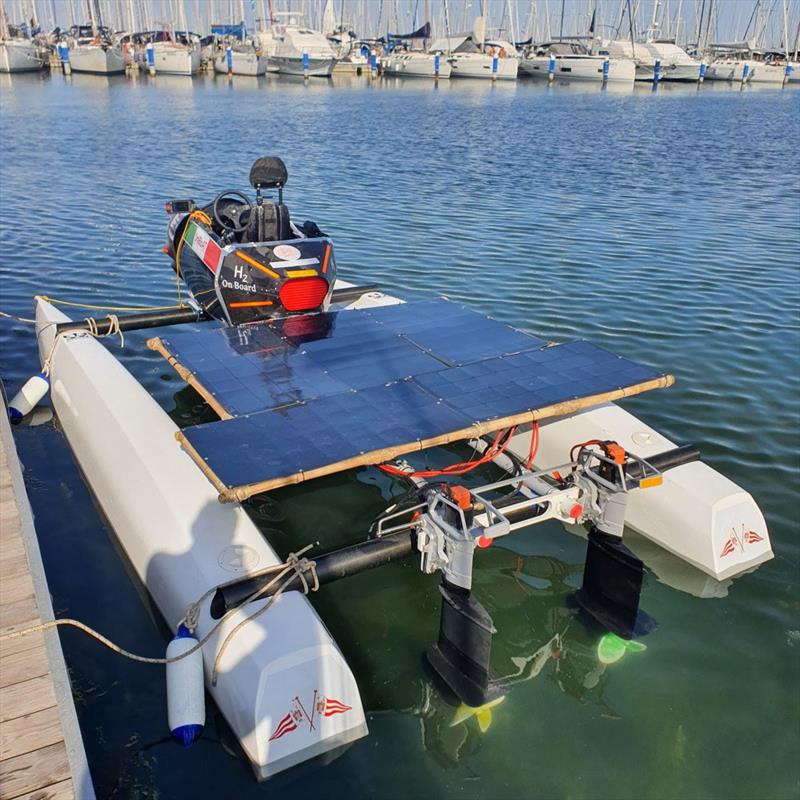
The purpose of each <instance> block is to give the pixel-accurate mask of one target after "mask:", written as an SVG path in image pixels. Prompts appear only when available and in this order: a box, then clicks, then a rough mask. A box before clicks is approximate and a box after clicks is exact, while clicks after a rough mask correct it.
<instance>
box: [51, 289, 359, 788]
mask: <svg viewBox="0 0 800 800" xmlns="http://www.w3.org/2000/svg"><path fill="white" fill-rule="evenodd" d="M36 319H37V333H38V335H39V347H40V355H41V358H42V359H44V358H45V357H46V356H47V354H48V353H49V352H50V349H51V344H52V340H53V336H54V332H53V331H54V325H53V323H57V322H65V321H67V317H65V316H64V315H63V314H62V313H61V312H59V311H58V310H56V309H55V308H54V307H53V306H51V305H50V304H48V303H46V302H45V301H42V300H38V301H37V309H36ZM50 378H51V391H52V402H53V406H54V408H55V411H56V413H57V415H58V418H59V422H60V424H61V426H62V429H63V431H64V434H65V435H66V437H67V440H68V442H69V444H70V447H71V448H72V451H73V453H74V454H75V457H76V459H77V461H78V463H79V464H80V467H81V469H82V471H83V474H84V475H85V477H86V480H87V482H88V484H89V486H90V487H91V489H92V492H93V493H94V495H95V497H96V498H97V502H98V503H99V505H100V507H101V509H102V511H103V513H104V514H105V516H106V518H107V519H108V520H109V522H110V524H111V526H112V528H113V530H114V533H115V535H116V537H117V539H118V541H119V543H120V545H121V547H122V549H123V550H124V551H125V553H126V554H127V556H128V558H129V559H130V561H131V563H132V565H133V567H134V569H135V570H136V572H137V574H138V576H139V578H140V580H141V581H142V582H143V584H144V585H145V586H146V587H147V589H148V591H149V592H150V594H151V595H152V597H153V599H154V600H155V602H156V604H157V605H158V607H159V609H160V611H161V613H162V614H163V616H164V618H165V620H166V621H167V624H168V625H169V626H170V628H172V629H173V630H174V629H175V628H176V626H177V623H178V621H179V620H180V619H181V618H182V617H183V615H184V613H185V611H186V607H187V605H188V604H189V603H192V602H194V601H196V600H198V599H199V598H200V596H201V595H202V594H203V593H204V592H206V591H207V590H208V589H209V588H211V587H213V586H217V585H218V584H220V583H222V582H225V581H229V580H232V579H234V578H236V577H237V575H241V574H242V573H243V572H245V571H249V570H253V569H259V568H263V567H267V566H270V565H274V564H276V563H278V561H279V559H278V558H277V556H276V554H275V552H274V551H273V550H272V548H271V547H270V546H269V544H268V543H267V542H266V540H265V539H264V537H263V536H262V535H261V533H260V532H259V531H258V529H257V528H256V526H255V525H254V524H253V522H252V521H251V520H250V518H249V517H248V516H247V514H246V513H245V511H244V509H243V508H242V507H241V506H239V505H235V506H225V505H222V504H220V503H219V502H218V501H217V492H216V491H215V490H214V489H213V487H212V486H211V484H210V483H209V482H208V481H207V480H206V479H205V477H204V476H203V475H202V473H201V472H200V471H199V470H198V469H197V467H196V466H195V464H194V463H193V462H192V461H191V459H190V458H189V457H188V456H187V455H186V454H185V453H184V452H183V450H182V449H181V447H180V445H179V444H178V442H177V441H176V440H175V433H176V432H177V428H176V426H175V425H174V423H173V422H172V421H171V419H170V418H169V416H168V415H167V414H166V413H165V412H164V411H163V410H162V409H161V407H160V406H159V405H158V403H157V402H156V401H155V400H154V399H153V398H152V397H151V396H150V395H149V394H148V393H147V392H146V391H145V389H144V388H143V387H142V386H141V385H140V384H139V383H138V381H136V380H135V379H134V377H133V376H132V375H131V374H130V373H129V372H128V371H127V370H126V369H125V368H124V367H123V366H122V364H120V362H119V361H118V360H117V359H116V358H115V357H114V356H113V355H112V354H111V353H110V352H109V351H108V350H107V349H106V348H105V347H104V346H103V345H102V344H100V343H99V342H98V341H96V340H94V339H92V338H91V337H89V336H86V335H84V334H78V335H75V336H71V337H68V338H62V339H61V340H60V341H59V343H58V345H57V347H56V349H55V353H54V356H53V359H52V369H51V374H50ZM261 606H262V603H261V602H260V601H259V602H256V603H253V604H250V605H249V606H247V607H245V608H244V609H241V610H240V611H238V612H236V613H235V614H234V615H232V617H231V618H230V619H229V620H227V621H226V623H225V624H224V625H223V627H222V629H221V630H220V631H219V632H218V633H217V634H215V635H214V637H213V638H212V639H211V641H210V642H209V643H208V644H207V645H206V646H205V648H204V649H203V661H204V665H205V677H206V685H207V688H208V691H209V693H210V694H211V696H212V697H213V699H214V701H215V702H216V704H217V706H218V707H219V709H220V710H221V712H222V713H223V715H224V716H225V718H226V719H227V720H228V722H229V724H230V725H231V727H232V728H233V730H234V731H235V733H236V735H237V736H238V738H239V740H240V742H241V744H242V747H243V749H244V751H245V753H246V754H247V756H248V758H249V759H250V761H251V762H252V765H253V768H254V770H255V772H256V775H257V776H258V777H259V778H266V777H269V776H271V775H274V774H275V773H277V772H280V771H281V770H284V769H287V768H288V767H291V766H293V765H295V764H298V763H300V762H301V761H305V760H307V759H309V758H312V757H314V756H317V755H320V754H322V753H326V752H329V751H331V750H334V749H339V748H341V747H342V746H344V745H346V744H348V743H350V742H352V741H354V740H356V739H358V738H360V737H362V736H365V735H366V733H367V725H366V720H365V717H364V712H363V709H362V705H361V699H360V697H359V693H358V687H357V686H356V682H355V679H354V677H353V674H352V672H351V671H350V668H349V667H348V665H347V663H346V661H345V659H344V657H343V656H342V654H341V652H340V651H339V649H338V647H337V646H336V643H335V642H334V641H333V639H332V638H331V636H330V634H329V633H328V631H327V630H326V628H325V626H324V625H323V623H322V621H321V620H320V618H319V617H318V616H317V614H316V612H315V611H314V609H313V608H312V606H311V604H310V603H309V602H308V601H307V599H306V598H305V597H304V596H303V595H301V594H298V593H296V592H290V593H288V594H286V595H284V596H282V597H280V598H279V599H278V601H277V602H276V603H275V604H274V606H273V607H272V608H270V610H269V611H268V612H266V613H265V614H263V615H262V616H260V617H259V618H258V619H256V620H253V621H252V622H250V623H249V624H248V625H246V626H245V627H244V628H243V629H242V630H241V631H240V632H239V633H237V635H236V636H235V637H234V638H233V639H232V640H231V642H230V643H229V645H228V647H227V650H226V651H225V653H224V655H223V657H222V659H221V661H220V671H219V679H218V682H217V685H216V686H212V685H211V670H212V667H213V663H214V659H215V657H216V655H217V653H218V651H219V648H220V645H221V643H222V641H223V640H224V638H225V636H226V635H227V634H228V633H230V631H231V630H232V629H233V628H234V627H235V626H236V625H237V624H238V623H239V622H240V621H242V620H243V619H245V618H246V617H248V616H249V615H250V614H252V613H253V612H255V611H257V610H258V609H259V608H260V607H261ZM212 624H213V621H212V620H211V618H210V615H209V613H208V607H207V605H206V606H205V607H204V608H203V611H202V613H201V616H200V620H199V623H198V628H197V634H198V637H200V636H203V635H204V634H205V633H206V632H208V630H209V629H210V628H211V626H212ZM159 677H160V676H159ZM159 677H156V678H155V679H159ZM327 701H333V705H334V707H335V708H336V709H337V713H335V714H332V715H330V716H325V715H324V714H321V713H319V711H318V708H319V704H320V703H322V707H323V708H324V706H325V703H326V702H327ZM301 707H302V709H305V710H304V711H302V710H301ZM342 709H343V710H342ZM312 723H313V724H312Z"/></svg>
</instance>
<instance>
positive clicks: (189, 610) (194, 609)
mask: <svg viewBox="0 0 800 800" xmlns="http://www.w3.org/2000/svg"><path fill="white" fill-rule="evenodd" d="M312 546H313V545H310V544H307V545H306V546H305V547H303V548H302V549H301V550H298V551H297V552H296V553H289V555H288V556H287V558H286V561H285V562H284V563H283V564H278V565H276V566H272V567H266V568H264V569H260V570H256V571H255V572H249V573H247V574H246V575H245V576H244V577H245V578H257V577H259V576H261V575H268V574H270V573H272V572H276V573H277V574H276V575H275V577H274V578H273V579H272V580H271V581H269V583H267V584H265V585H264V586H262V587H261V588H259V589H256V590H255V591H254V592H252V593H251V594H250V595H248V596H247V597H246V598H245V599H244V600H243V601H242V603H241V606H245V605H247V604H248V603H251V602H253V601H254V600H257V599H258V598H259V597H261V596H262V595H264V594H267V593H268V592H269V590H270V589H272V588H273V587H274V586H275V584H276V583H278V582H280V585H279V586H278V588H277V589H276V590H275V592H274V593H273V594H272V596H271V597H270V598H269V600H268V601H267V603H266V604H265V605H264V606H262V607H261V608H260V609H258V611H256V612H255V613H254V614H251V615H250V616H249V617H246V618H245V619H243V620H242V621H241V622H240V623H239V624H238V625H236V627H235V628H234V629H233V630H232V631H231V632H230V633H229V634H228V635H227V636H226V637H225V639H224V640H223V642H222V644H221V645H220V648H219V650H218V651H217V655H216V658H215V659H214V669H213V672H212V675H211V685H212V686H216V685H217V677H218V672H219V662H220V660H221V658H222V656H223V654H224V653H225V650H226V648H227V647H228V644H229V643H230V642H231V640H232V639H233V637H234V636H235V635H236V634H237V633H238V632H239V631H240V630H241V629H242V628H244V626H245V625H247V624H248V623H249V622H252V621H253V620H254V619H257V618H258V617H260V616H261V615H262V614H263V613H264V612H265V611H266V610H267V609H268V608H270V607H271V606H272V604H273V603H274V602H275V600H276V599H277V598H278V597H280V595H281V594H282V593H283V592H284V590H285V589H286V587H287V586H288V585H289V584H290V583H291V582H292V581H293V580H294V578H295V577H298V578H299V579H300V582H301V584H302V586H303V594H308V593H309V590H310V591H312V592H316V591H317V590H318V589H319V578H318V576H317V570H316V566H317V564H316V562H315V561H310V560H309V559H307V558H300V556H301V555H303V553H305V552H306V551H307V550H309V549H310V548H311V547H312ZM306 572H308V573H310V574H311V577H312V578H313V585H312V586H311V587H310V588H309V584H308V580H307V579H306V575H305V573H306ZM241 580H243V578H234V579H233V580H231V581H228V582H227V583H223V584H220V585H219V586H214V587H212V588H211V589H209V590H208V591H207V592H205V593H204V594H203V595H202V597H200V599H199V600H197V601H196V602H194V603H190V604H189V605H188V606H187V607H186V613H185V614H184V616H183V619H181V620H180V622H179V623H178V625H179V626H180V625H185V626H186V627H187V628H188V629H189V631H190V632H191V633H194V631H195V629H196V627H197V623H198V621H199V618H200V610H201V605H202V603H203V602H204V601H205V600H207V599H208V598H209V597H211V595H213V594H214V593H215V592H216V591H217V590H218V589H221V588H223V587H225V586H230V585H232V584H234V583H239V581H241ZM239 608H240V606H236V607H235V608H230V609H228V611H226V612H225V614H224V615H223V616H222V617H221V618H220V619H219V620H217V622H216V624H215V625H213V626H212V628H211V630H209V631H208V633H206V635H205V636H203V638H202V639H200V640H198V642H197V644H195V645H193V646H192V647H190V648H189V649H188V650H186V651H184V652H183V653H181V654H180V655H177V656H171V657H169V658H150V657H149V656H140V655H137V654H136V653H131V651H130V650H126V649H125V648H124V647H120V646H119V645H118V644H115V643H114V642H112V641H111V639H109V638H107V637H106V636H103V634H102V633H99V632H98V631H96V630H95V629H94V628H90V627H89V626H88V625H86V624H85V623H83V622H81V621H80V620H77V619H71V618H68V617H64V618H61V619H54V620H51V621H50V622H42V623H40V624H39V625H32V626H31V627H29V628H23V629H22V630H18V631H12V632H11V633H5V634H2V635H0V642H3V641H5V640H7V639H17V638H19V637H21V636H27V635H28V634H31V633H37V632H38V631H48V630H51V629H53V628H57V627H58V626H59V625H64V626H71V627H73V628H77V629H78V630H81V631H83V632H84V633H87V634H89V636H91V637H92V638H93V639H96V640H97V641H98V642H100V644H102V645H105V647H107V648H108V649H109V650H112V651H113V652H115V653H117V654H119V655H121V656H124V657H125V658H128V659H130V660H131V661H138V662H139V663H140V664H160V665H165V664H173V663H175V662H176V661H180V660H181V659H184V658H187V657H188V656H190V655H192V653H196V652H197V651H198V650H200V648H202V647H203V646H204V645H205V644H206V643H207V642H208V641H209V640H210V639H211V637H212V636H214V634H215V633H216V632H217V631H218V630H219V628H220V627H221V626H222V625H223V624H224V623H225V622H226V621H227V619H228V617H229V616H230V615H231V614H233V613H234V612H235V611H238V610H239Z"/></svg>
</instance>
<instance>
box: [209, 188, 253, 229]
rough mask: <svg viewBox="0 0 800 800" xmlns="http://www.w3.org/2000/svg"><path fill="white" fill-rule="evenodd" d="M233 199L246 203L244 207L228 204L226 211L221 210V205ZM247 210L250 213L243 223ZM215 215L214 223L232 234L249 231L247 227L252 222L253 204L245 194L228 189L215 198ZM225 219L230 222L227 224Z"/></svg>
mask: <svg viewBox="0 0 800 800" xmlns="http://www.w3.org/2000/svg"><path fill="white" fill-rule="evenodd" d="M232 197H234V198H236V199H237V200H241V201H242V202H243V203H244V206H234V205H232V204H228V205H227V206H226V207H225V208H224V209H222V210H220V207H219V204H220V203H221V202H222V201H223V200H225V199H226V198H232ZM246 210H247V211H249V212H250V213H249V214H248V215H247V216H246V217H245V220H244V222H242V216H243V215H244V212H245V211H246ZM213 214H214V221H215V222H216V223H217V224H218V225H219V226H220V227H222V228H224V229H225V230H226V231H230V232H231V233H242V231H244V230H246V229H247V226H248V224H249V222H250V217H251V216H252V214H253V204H252V203H251V202H250V198H248V196H247V195H246V194H244V193H243V192H238V191H236V190H235V189H226V190H225V191H224V192H220V193H219V194H218V195H217V196H216V197H215V198H214V207H213ZM224 218H227V219H228V220H230V221H229V222H225V221H224Z"/></svg>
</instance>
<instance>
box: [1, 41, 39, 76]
mask: <svg viewBox="0 0 800 800" xmlns="http://www.w3.org/2000/svg"><path fill="white" fill-rule="evenodd" d="M43 66H44V61H43V60H42V59H41V58H40V57H39V54H38V52H37V49H36V45H35V44H34V43H33V42H31V41H28V40H27V39H6V40H4V41H0V72H35V71H36V70H40V69H41V68H42V67H43Z"/></svg>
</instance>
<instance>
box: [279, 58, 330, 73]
mask: <svg viewBox="0 0 800 800" xmlns="http://www.w3.org/2000/svg"><path fill="white" fill-rule="evenodd" d="M335 66H336V59H335V58H333V57H331V58H309V59H308V70H307V71H306V70H305V69H304V68H303V57H302V56H270V57H269V65H268V70H269V71H270V72H278V73H280V74H281V75H308V76H309V77H310V78H330V76H331V75H332V74H333V68H334V67H335Z"/></svg>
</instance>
